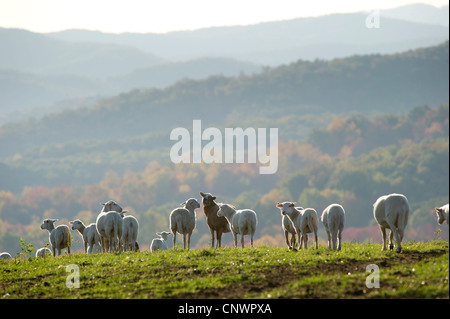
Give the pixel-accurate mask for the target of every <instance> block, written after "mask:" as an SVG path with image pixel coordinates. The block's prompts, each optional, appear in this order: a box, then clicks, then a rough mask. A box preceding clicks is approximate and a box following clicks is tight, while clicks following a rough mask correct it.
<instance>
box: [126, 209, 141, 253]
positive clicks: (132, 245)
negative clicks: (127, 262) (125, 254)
mask: <svg viewBox="0 0 450 319" xmlns="http://www.w3.org/2000/svg"><path fill="white" fill-rule="evenodd" d="M122 216H123V215H122ZM122 227H123V229H122V242H123V245H124V246H123V250H124V251H136V250H137V249H139V246H136V244H137V242H136V239H137V236H138V230H139V223H138V221H137V219H136V218H135V217H133V216H131V215H128V216H125V217H123V219H122Z"/></svg>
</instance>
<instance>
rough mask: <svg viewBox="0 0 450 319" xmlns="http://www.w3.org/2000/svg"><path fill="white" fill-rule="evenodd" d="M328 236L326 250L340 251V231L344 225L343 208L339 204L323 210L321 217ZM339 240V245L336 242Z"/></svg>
mask: <svg viewBox="0 0 450 319" xmlns="http://www.w3.org/2000/svg"><path fill="white" fill-rule="evenodd" d="M321 220H322V223H323V225H324V226H325V229H326V231H327V235H328V249H331V246H333V250H336V249H337V250H341V248H342V230H343V229H344V223H345V211H344V207H342V206H341V205H339V204H331V205H329V206H328V207H327V208H325V209H324V211H323V213H322V217H321ZM338 239H339V244H337V240H338Z"/></svg>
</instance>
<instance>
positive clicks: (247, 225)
mask: <svg viewBox="0 0 450 319" xmlns="http://www.w3.org/2000/svg"><path fill="white" fill-rule="evenodd" d="M200 195H201V196H202V203H203V212H204V213H205V215H206V223H207V225H208V227H209V229H210V232H211V247H221V245H222V234H223V233H228V232H230V231H231V233H232V234H233V238H234V246H235V247H237V236H238V235H240V236H241V238H240V239H241V247H242V248H243V247H244V235H250V241H251V246H252V247H253V236H254V234H255V230H256V226H257V224H258V219H257V216H256V213H255V212H254V211H253V210H251V209H241V210H237V209H236V207H234V206H233V205H230V204H221V203H216V202H215V200H216V197H215V196H213V195H212V194H210V193H206V194H205V193H203V192H200ZM102 205H103V209H102V210H101V212H100V213H99V215H98V217H97V220H96V222H95V223H92V224H90V225H88V226H85V225H84V224H83V222H82V221H80V220H79V219H76V220H74V221H71V222H70V225H72V227H71V228H72V230H78V232H79V233H80V234H81V235H82V237H83V242H84V250H85V253H93V252H95V251H99V252H100V251H101V252H121V251H136V250H138V249H139V245H138V243H137V241H136V239H137V235H138V229H139V223H138V221H137V219H136V218H135V217H133V216H131V215H127V216H125V213H127V211H125V210H123V209H122V208H121V207H120V206H119V205H118V204H117V203H116V202H114V201H112V200H110V201H108V202H106V203H104V204H102ZM181 206H182V207H178V208H175V209H174V210H172V212H171V213H170V216H169V222H170V226H169V227H170V230H171V232H168V231H162V232H157V233H156V234H157V235H158V236H159V237H158V238H155V239H153V240H152V242H151V245H150V250H151V251H152V252H153V251H156V250H166V249H168V245H167V239H168V236H169V235H170V234H172V235H173V247H174V248H175V247H176V235H177V233H179V234H181V235H183V247H184V249H186V248H187V249H189V248H190V243H191V235H192V232H193V230H194V228H195V224H196V222H195V209H197V208H200V203H199V202H198V201H197V200H196V199H195V198H190V199H188V200H187V201H185V202H184V203H182V204H181ZM276 207H278V208H279V209H280V212H281V215H282V221H281V224H282V228H283V231H284V235H285V239H286V244H287V246H288V248H289V249H294V250H295V249H296V247H297V246H296V240H298V249H301V248H302V246H303V244H304V245H305V249H307V248H308V247H307V243H308V234H310V233H314V239H315V247H316V249H317V248H318V238H317V230H318V223H319V217H318V214H317V212H316V210H315V209H314V208H302V207H296V206H295V203H294V202H283V203H278V204H277V205H276ZM448 211H449V207H448V204H446V205H444V206H442V207H436V214H437V217H438V223H439V224H442V223H444V222H445V220H447V224H448V220H449V216H448ZM373 214H374V218H375V220H376V221H377V223H378V224H379V227H380V230H381V233H382V237H383V250H386V249H387V247H386V245H387V237H386V229H389V230H390V236H389V248H390V250H393V249H394V244H393V238H394V237H395V241H396V243H397V248H396V251H397V252H401V251H402V246H401V242H402V239H403V235H404V230H405V227H406V224H407V222H408V215H409V204H408V200H407V199H406V197H405V196H404V195H401V194H390V195H385V196H381V197H380V198H378V200H377V201H376V202H375V203H374V204H373ZM56 221H57V219H45V220H44V221H43V223H42V225H41V229H46V230H47V231H48V232H49V242H50V246H51V250H50V249H49V248H47V247H43V248H40V249H38V250H37V251H36V257H42V256H45V255H51V254H53V256H55V255H56V252H57V253H58V255H60V254H61V249H65V248H67V250H68V253H69V254H70V245H71V242H72V236H71V234H70V229H69V227H68V226H67V225H59V226H57V227H55V225H54V224H55V222H56ZM321 221H322V223H323V225H324V227H325V229H326V232H327V235H328V248H329V249H333V250H341V244H342V243H341V242H342V231H343V229H344V224H345V211H344V208H343V207H342V206H341V205H339V204H331V205H329V206H328V207H327V208H325V210H324V211H323V213H322V216H321ZM289 237H290V238H289ZM215 241H217V243H216V244H215ZM7 258H11V255H10V254H9V253H1V254H0V259H7Z"/></svg>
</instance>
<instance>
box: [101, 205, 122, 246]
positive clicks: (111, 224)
mask: <svg viewBox="0 0 450 319" xmlns="http://www.w3.org/2000/svg"><path fill="white" fill-rule="evenodd" d="M95 225H96V228H97V231H98V234H99V235H100V240H101V244H102V250H103V252H107V251H109V252H115V251H120V245H121V243H122V230H123V226H122V225H123V221H122V216H121V215H120V214H119V213H118V212H116V211H109V212H102V213H100V214H99V215H98V216H97V221H96V223H95Z"/></svg>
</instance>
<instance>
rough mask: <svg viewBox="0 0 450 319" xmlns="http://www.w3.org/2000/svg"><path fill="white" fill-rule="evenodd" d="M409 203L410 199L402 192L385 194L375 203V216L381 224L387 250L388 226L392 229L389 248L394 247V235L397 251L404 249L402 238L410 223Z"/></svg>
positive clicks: (384, 247) (384, 246)
mask: <svg viewBox="0 0 450 319" xmlns="http://www.w3.org/2000/svg"><path fill="white" fill-rule="evenodd" d="M408 214H409V204H408V199H407V198H406V197H405V195H402V194H390V195H384V196H381V197H380V198H378V199H377V201H376V202H375V203H374V204H373V216H374V218H375V220H376V221H377V223H378V224H379V225H380V230H381V234H382V236H383V248H382V250H383V251H384V250H386V228H388V229H390V230H391V233H390V236H389V248H390V250H393V249H394V244H393V242H392V237H393V236H395V240H396V242H397V249H396V251H397V253H400V252H401V251H402V244H401V243H402V240H403V235H404V232H405V227H406V224H407V223H408Z"/></svg>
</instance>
